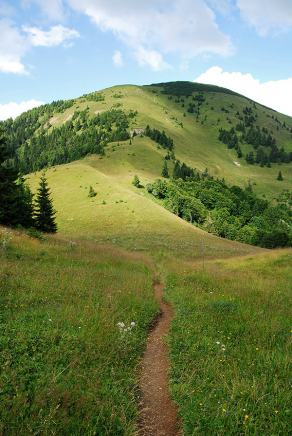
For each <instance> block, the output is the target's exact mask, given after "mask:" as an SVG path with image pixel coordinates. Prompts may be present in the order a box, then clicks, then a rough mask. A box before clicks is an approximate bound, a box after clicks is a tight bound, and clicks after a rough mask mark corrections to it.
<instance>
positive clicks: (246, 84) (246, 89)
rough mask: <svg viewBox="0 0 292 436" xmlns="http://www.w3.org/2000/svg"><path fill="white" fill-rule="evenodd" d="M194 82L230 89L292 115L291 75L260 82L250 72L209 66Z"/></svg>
mask: <svg viewBox="0 0 292 436" xmlns="http://www.w3.org/2000/svg"><path fill="white" fill-rule="evenodd" d="M195 82H199V83H205V84H212V85H218V86H222V87H224V88H228V89H231V90H232V91H235V92H238V93H240V94H242V95H245V96H246V97H248V98H251V99H252V100H255V101H257V102H259V103H261V104H263V105H265V106H268V107H271V108H273V109H275V110H277V111H279V112H282V113H284V114H287V115H290V116H292V105H291V102H292V77H290V78H288V79H285V80H275V81H268V82H260V81H259V80H257V79H255V78H254V77H253V76H252V75H251V74H243V73H240V72H231V73H230V72H226V71H223V69H222V68H220V67H212V68H209V69H208V70H207V71H206V72H205V73H203V74H201V75H200V76H199V77H197V78H196V80H195Z"/></svg>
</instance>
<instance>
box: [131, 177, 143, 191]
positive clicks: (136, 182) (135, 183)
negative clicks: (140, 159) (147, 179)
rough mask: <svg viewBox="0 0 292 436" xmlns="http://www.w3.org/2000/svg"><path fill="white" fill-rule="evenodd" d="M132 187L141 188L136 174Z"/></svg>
mask: <svg viewBox="0 0 292 436" xmlns="http://www.w3.org/2000/svg"><path fill="white" fill-rule="evenodd" d="M132 185H133V186H135V187H136V188H140V187H141V185H140V180H139V177H138V176H137V175H136V174H135V176H134V178H133V181H132Z"/></svg>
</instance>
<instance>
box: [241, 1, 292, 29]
mask: <svg viewBox="0 0 292 436" xmlns="http://www.w3.org/2000/svg"><path fill="white" fill-rule="evenodd" d="M237 6H238V8H239V9H240V12H241V15H242V17H243V18H244V19H245V20H246V21H247V22H248V23H250V24H251V25H252V26H253V27H255V28H256V29H257V31H258V33H259V34H260V35H262V36H265V35H266V34H267V33H268V32H269V31H271V30H276V31H279V30H280V31H282V30H286V29H288V28H289V27H291V26H292V1H291V0H265V1H264V0H237Z"/></svg>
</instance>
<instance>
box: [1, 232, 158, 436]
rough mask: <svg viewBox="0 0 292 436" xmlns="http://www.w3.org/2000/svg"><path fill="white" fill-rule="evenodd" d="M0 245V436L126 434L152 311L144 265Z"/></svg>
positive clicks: (59, 248) (61, 249)
mask: <svg viewBox="0 0 292 436" xmlns="http://www.w3.org/2000/svg"><path fill="white" fill-rule="evenodd" d="M3 238H6V239H5V243H4V247H3V244H2V245H1V248H0V256H1V259H0V324H1V329H0V366H1V373H0V434H5V435H15V434H21V435H24V434H56V435H60V434H64V435H65V434H68V435H85V434H86V435H95V434H98V435H99V434H100V435H124V434H131V433H133V432H134V429H135V422H136V418H137V392H136V387H137V365H138V362H139V357H140V355H141V353H142V351H143V349H144V345H145V339H146V335H147V326H148V325H149V323H150V321H151V320H152V318H153V317H154V316H155V313H156V312H157V305H156V302H155V301H154V298H153V290H152V273H151V271H150V269H149V267H147V266H145V259H142V258H139V256H138V255H130V254H127V253H123V252H122V251H117V250H114V249H111V248H106V247H101V248H99V247H97V246H96V245H95V244H84V243H82V244H81V243H78V242H77V244H76V243H75V242H65V241H64V242H58V241H57V240H54V239H50V240H47V241H39V240H33V239H29V238H27V237H25V236H23V235H21V234H19V235H16V234H15V233H13V234H12V239H11V237H10V238H9V241H7V234H6V233H5V234H4V235H3V237H2V239H3ZM118 323H124V326H123V324H121V325H118ZM131 323H132V325H131Z"/></svg>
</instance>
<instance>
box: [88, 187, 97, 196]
mask: <svg viewBox="0 0 292 436" xmlns="http://www.w3.org/2000/svg"><path fill="white" fill-rule="evenodd" d="M96 195H97V193H96V191H95V190H94V189H93V187H92V186H90V187H89V192H88V197H90V198H92V197H96Z"/></svg>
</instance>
